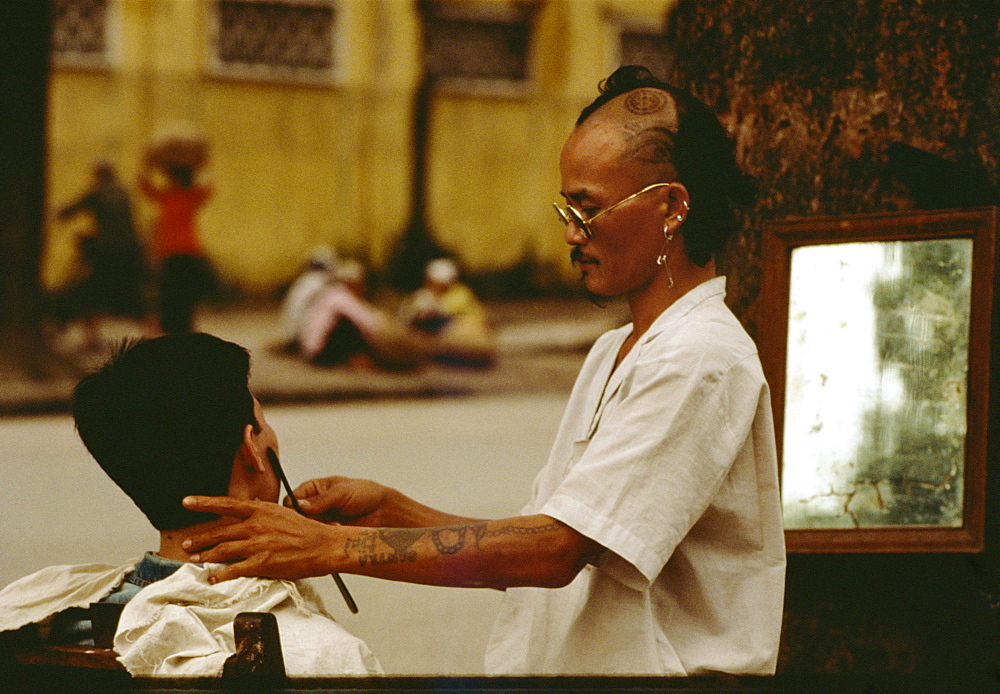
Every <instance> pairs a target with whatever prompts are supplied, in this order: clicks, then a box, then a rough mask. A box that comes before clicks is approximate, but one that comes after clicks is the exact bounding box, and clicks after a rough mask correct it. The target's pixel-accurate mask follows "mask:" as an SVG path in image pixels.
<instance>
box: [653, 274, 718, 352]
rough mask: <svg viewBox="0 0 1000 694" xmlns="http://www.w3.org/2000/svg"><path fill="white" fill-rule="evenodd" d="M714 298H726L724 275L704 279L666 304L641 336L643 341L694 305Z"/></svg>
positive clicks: (654, 335) (676, 319) (657, 333)
mask: <svg viewBox="0 0 1000 694" xmlns="http://www.w3.org/2000/svg"><path fill="white" fill-rule="evenodd" d="M715 298H718V299H720V300H724V299H725V298H726V277H725V275H719V276H718V277H713V278H712V279H710V280H705V281H704V282H702V283H701V284H699V285H698V286H697V287H695V288H694V289H691V290H690V291H688V293H687V294H685V295H684V296H682V297H681V298H679V299H678V300H677V301H675V302H674V303H672V304H670V306H668V307H667V308H666V309H665V310H664V311H663V313H661V314H660V315H659V316H657V317H656V320H655V321H653V324H652V325H651V326H649V330H647V331H646V334H645V335H644V336H643V338H642V339H643V342H645V341H648V340H651V339H653V338H654V337H656V336H657V335H659V334H660V333H661V332H663V331H664V330H666V329H667V328H668V327H669V326H670V325H671V324H672V323H675V322H676V321H678V320H680V319H681V318H683V317H684V316H686V315H687V314H688V313H690V312H691V311H692V310H693V309H694V308H695V307H697V306H699V305H701V304H702V303H704V302H706V301H708V300H710V299H715Z"/></svg>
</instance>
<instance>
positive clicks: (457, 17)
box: [422, 1, 535, 83]
mask: <svg viewBox="0 0 1000 694" xmlns="http://www.w3.org/2000/svg"><path fill="white" fill-rule="evenodd" d="M422 9H423V14H424V62H425V67H426V69H427V71H428V73H429V74H432V75H434V76H436V77H441V78H446V79H450V80H458V81H470V80H472V81H476V82H480V83H482V82H494V83H522V82H525V81H526V80H527V79H528V77H529V58H530V48H531V37H532V18H533V16H534V11H535V7H534V5H533V4H512V5H506V6H500V8H499V9H498V8H497V5H496V3H477V2H463V3H451V2H447V1H444V2H441V1H431V2H427V3H424V4H423V6H422Z"/></svg>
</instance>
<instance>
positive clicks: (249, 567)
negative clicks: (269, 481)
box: [181, 496, 338, 583]
mask: <svg viewBox="0 0 1000 694" xmlns="http://www.w3.org/2000/svg"><path fill="white" fill-rule="evenodd" d="M184 507H185V508H189V509H191V510H194V511H206V512H208V513H218V514H221V515H223V516H230V517H232V518H236V519H237V521H236V522H235V523H225V524H218V525H215V526H214V527H211V528H207V529H205V530H201V531H198V532H195V533H192V534H191V535H190V537H188V538H187V539H185V540H184V542H183V543H182V545H181V546H182V547H183V548H184V551H186V552H188V553H190V554H191V561H194V562H219V563H226V562H232V563H230V564H229V565H228V566H227V567H226V568H225V569H223V570H222V571H220V572H219V573H217V574H214V575H213V576H211V577H210V578H209V582H211V583H216V582H218V581H227V580H229V579H231V578H239V577H241V576H263V577H267V578H289V579H296V578H306V577H309V576H322V575H324V574H328V573H331V570H330V566H329V562H330V559H331V557H332V556H333V553H334V551H335V548H336V546H337V541H338V538H337V537H336V534H337V531H336V528H335V526H332V525H325V524H323V523H317V522H316V521H314V520H310V519H309V518H305V517H304V516H301V515H299V514H297V513H295V512H294V511H290V510H288V509H285V508H282V507H281V506H278V505H277V504H271V503H267V502H263V501H241V500H238V499H231V498H229V497H206V496H189V497H186V498H185V499H184Z"/></svg>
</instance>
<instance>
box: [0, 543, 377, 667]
mask: <svg viewBox="0 0 1000 694" xmlns="http://www.w3.org/2000/svg"><path fill="white" fill-rule="evenodd" d="M134 565H135V562H133V563H132V564H131V565H128V566H123V567H112V566H106V565H97V564H94V565H83V566H52V567H48V568H46V569H42V570H41V571H38V572H36V573H34V574H31V575H30V576H25V577H24V578H21V579H19V580H17V581H15V582H14V583H11V584H10V585H9V586H7V587H6V588H4V589H3V590H2V591H0V631H6V630H10V629H17V628H20V627H22V626H24V625H26V624H32V623H35V622H39V621H41V620H43V619H45V618H46V617H49V616H51V615H53V614H55V613H56V612H60V611H62V610H64V609H66V608H68V607H86V606H87V605H89V604H91V603H93V602H97V601H98V600H100V599H101V598H102V597H104V596H105V595H107V594H108V593H109V592H111V591H112V590H113V589H114V588H115V587H116V586H117V585H118V584H119V583H120V582H121V580H122V578H123V577H124V576H125V574H126V573H128V571H130V570H131V569H132V567H133V566H134ZM222 568H223V566H222V565H220V564H185V565H184V566H182V567H181V568H180V569H178V570H177V571H176V572H175V573H173V574H172V575H171V576H168V577H167V578H164V579H162V580H160V581H157V582H156V583H152V584H150V585H149V586H146V587H145V588H143V589H142V590H140V591H139V592H138V593H137V594H136V595H135V597H133V598H132V599H131V600H130V601H129V602H127V603H126V604H125V607H124V609H123V610H122V615H121V619H120V620H119V622H118V631H117V632H116V633H115V641H114V649H115V651H116V652H117V653H118V655H119V657H118V660H119V662H121V663H122V665H124V666H125V669H126V670H128V671H129V673H130V674H132V675H134V676H139V677H216V676H219V675H221V674H222V668H223V665H224V664H225V662H226V659H227V658H228V657H229V656H230V655H232V654H233V653H235V652H236V647H235V643H234V639H233V620H234V619H235V618H236V615H237V614H238V613H240V612H270V613H272V614H274V616H275V617H276V618H277V622H278V630H279V632H280V635H281V651H282V656H283V658H284V661H285V672H286V674H288V675H289V676H290V677H324V676H338V675H379V674H383V670H382V666H381V665H380V664H379V662H378V660H376V658H375V656H374V655H373V654H372V652H371V650H369V648H368V646H367V645H366V644H365V643H364V641H362V640H361V639H359V638H357V637H356V636H353V635H352V634H350V633H348V632H347V631H346V630H345V629H344V628H343V627H341V626H340V625H339V624H337V623H336V622H335V621H334V620H333V618H332V617H331V616H330V615H329V614H328V613H327V612H326V610H325V609H324V608H323V605H322V603H321V601H320V599H319V596H318V595H317V594H316V593H315V592H314V591H313V590H312V588H310V587H309V585H308V584H307V583H304V582H294V581H278V580H272V579H262V578H237V579H234V580H232V581H225V582H222V583H218V584H216V585H212V584H210V583H209V582H208V577H209V576H210V575H211V574H212V573H215V572H217V571H219V570H221V569H222Z"/></svg>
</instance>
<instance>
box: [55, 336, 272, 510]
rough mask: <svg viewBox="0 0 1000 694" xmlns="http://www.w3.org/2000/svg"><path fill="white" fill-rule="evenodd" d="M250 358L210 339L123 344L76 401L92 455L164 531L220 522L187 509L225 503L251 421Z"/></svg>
mask: <svg viewBox="0 0 1000 694" xmlns="http://www.w3.org/2000/svg"><path fill="white" fill-rule="evenodd" d="M249 372H250V355H249V353H248V352H247V351H246V350H245V349H243V348H242V347H240V346H239V345H236V344H233V343H232V342H226V341H225V340H220V339H219V338H217V337H213V336H211V335H206V334H204V333H177V334H171V335H166V336H164V337H158V338H154V339H147V340H139V341H131V342H129V341H126V342H123V343H122V345H121V346H120V348H119V349H118V351H117V352H116V353H115V354H114V355H113V356H112V357H111V358H110V359H109V360H108V362H107V363H106V364H105V365H104V366H103V367H102V368H101V369H100V370H98V371H96V372H94V373H92V374H89V375H88V376H85V377H84V378H83V379H82V380H81V381H80V382H79V383H78V384H77V386H76V389H75V391H74V394H73V418H74V420H75V421H76V429H77V432H78V433H79V434H80V438H81V439H82V440H83V443H84V445H85V446H86V447H87V450H89V451H90V453H91V455H93V456H94V458H95V459H96V460H97V463H98V464H99V465H100V466H101V468H103V469H104V471H105V472H106V473H107V474H108V475H109V476H110V477H111V479H112V480H114V481H115V483H116V484H117V485H118V486H119V487H121V488H122V490H123V491H124V492H125V493H126V494H128V496H129V497H130V498H131V499H132V501H134V502H135V504H136V505H137V506H138V507H139V509H140V510H142V512H143V513H145V514H146V517H147V518H149V521H150V523H152V524H153V526H154V527H156V528H157V529H158V530H172V529H176V528H183V527H187V526H189V525H194V524H195V523H200V522H204V521H206V520H210V519H212V518H214V517H215V516H213V515H211V514H206V513H199V512H195V511H189V510H187V509H185V508H184V507H183V506H182V505H181V500H182V499H183V498H184V497H185V496H188V495H189V494H199V495H207V496H225V495H226V494H227V493H228V491H229V478H230V474H231V471H232V465H233V459H234V457H235V456H236V453H237V451H238V449H239V446H240V442H241V440H242V436H243V431H244V429H245V427H246V425H247V424H251V425H253V426H254V428H255V430H256V429H257V427H258V426H259V424H258V422H257V421H256V419H255V418H254V405H253V396H252V395H251V394H250V390H249V387H248V383H247V381H248V377H249Z"/></svg>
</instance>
